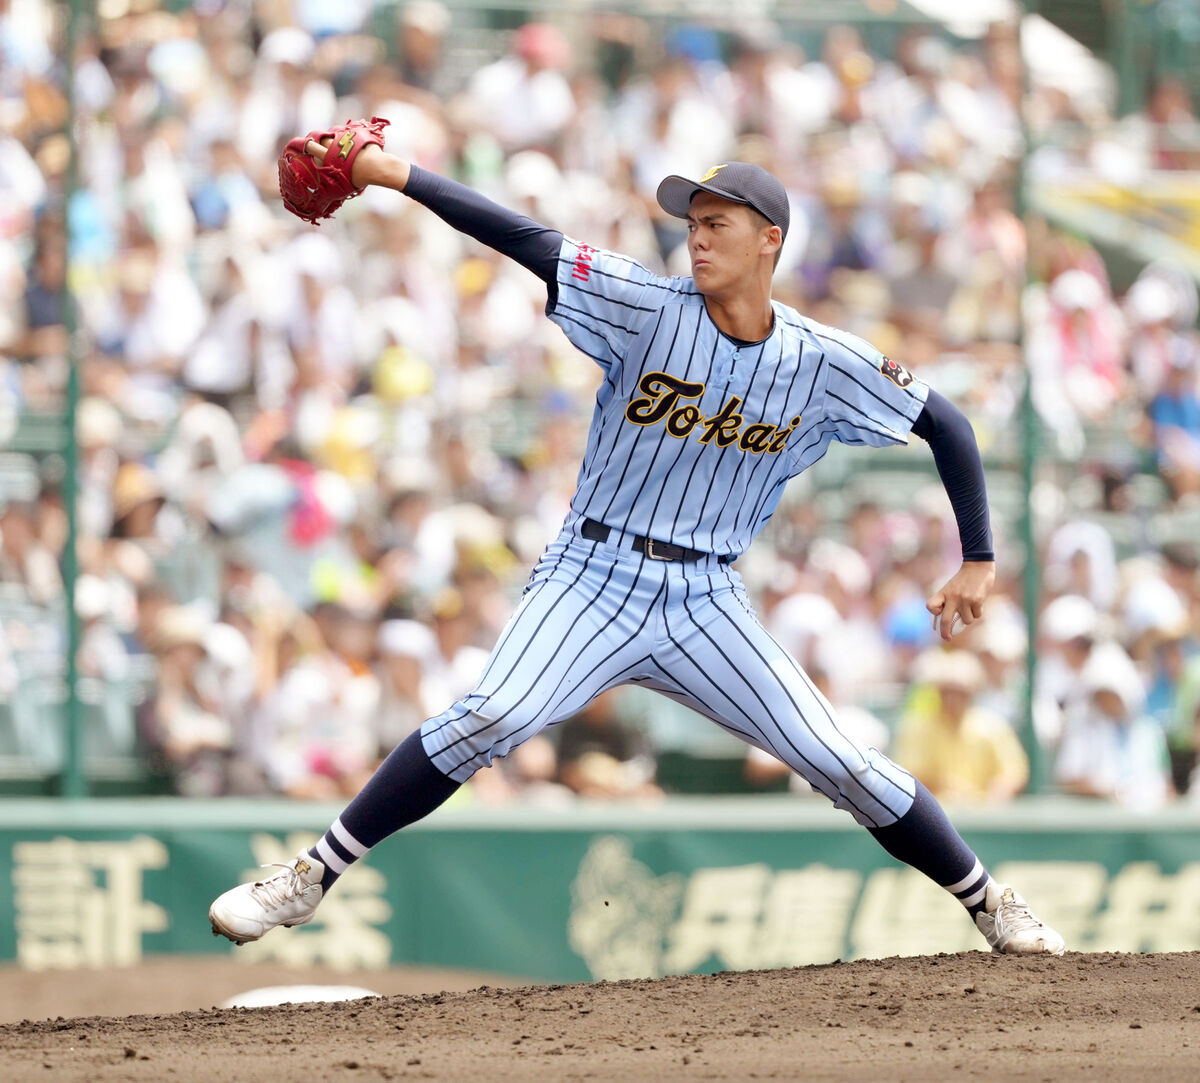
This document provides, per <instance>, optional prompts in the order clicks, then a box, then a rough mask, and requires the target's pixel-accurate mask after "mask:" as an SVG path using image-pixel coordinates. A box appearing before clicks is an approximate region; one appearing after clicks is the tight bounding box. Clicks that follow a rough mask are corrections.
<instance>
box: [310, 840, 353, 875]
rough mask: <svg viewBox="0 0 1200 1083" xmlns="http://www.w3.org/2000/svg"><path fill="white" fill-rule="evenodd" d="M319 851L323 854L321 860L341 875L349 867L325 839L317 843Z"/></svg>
mask: <svg viewBox="0 0 1200 1083" xmlns="http://www.w3.org/2000/svg"><path fill="white" fill-rule="evenodd" d="M317 853H319V854H320V855H321V860H322V861H324V862H325V864H326V865H328V866H329V867H330V868H331V869H333V871H334V872H336V873H337V874H338V876H341V875H342V873H344V872H345V871H346V870H347V869H348V868H350V866H349V865H347V864H346V862H344V861H343V860H342V859H341V858H340V857H338V855H337V854H335V853H334V852H333V847H332V846H330V845H329V843H327V842H326V841H325V840H324V839H322V840H321V841H320V842H318V843H317Z"/></svg>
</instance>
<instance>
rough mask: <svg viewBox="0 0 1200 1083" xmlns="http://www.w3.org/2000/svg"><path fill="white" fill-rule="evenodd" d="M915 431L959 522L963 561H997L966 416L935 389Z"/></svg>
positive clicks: (984, 490) (979, 464)
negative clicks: (930, 455)
mask: <svg viewBox="0 0 1200 1083" xmlns="http://www.w3.org/2000/svg"><path fill="white" fill-rule="evenodd" d="M912 431H913V432H914V433H916V435H917V436H919V437H921V439H922V440H926V441H928V443H929V447H930V450H932V452H933V462H934V465H936V466H937V472H938V476H939V477H940V478H941V479H942V484H943V485H944V486H945V487H946V495H947V496H948V497H949V498H950V505H951V507H953V508H954V518H955V519H956V520H957V521H958V534H959V537H960V538H961V539H962V550H963V556H962V558H963V560H964V561H967V560H979V561H983V560H995V559H996V554H995V553H994V552H993V550H992V523H991V517H990V515H989V513H988V503H987V485H986V483H985V482H984V478H983V460H982V459H981V458H980V456H979V445H978V444H977V443H976V442H975V430H974V429H972V428H971V423H970V422H969V421H968V420H967V418H966V415H964V414H963V412H962V411H961V410H960V409H959V408H958V407H957V406H955V405H954V403H952V402H951V401H950V400H949V399H947V398H946V397H945V396H943V395H939V394H938V393H937V392H936V391H934V390H933V389H932V388H930V390H929V398H928V399H926V400H925V408H924V409H923V410H922V411H921V413H920V415H919V416H918V417H917V420H916V421H915V422H914V423H913V427H912Z"/></svg>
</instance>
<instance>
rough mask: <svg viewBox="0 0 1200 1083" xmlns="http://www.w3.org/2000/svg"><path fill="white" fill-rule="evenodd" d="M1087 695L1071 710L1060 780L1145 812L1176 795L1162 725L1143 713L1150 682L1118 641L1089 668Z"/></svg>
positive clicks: (1069, 788) (1058, 765) (1057, 773)
mask: <svg viewBox="0 0 1200 1083" xmlns="http://www.w3.org/2000/svg"><path fill="white" fill-rule="evenodd" d="M1083 684H1084V688H1085V689H1086V691H1087V698H1086V699H1084V700H1082V701H1080V702H1079V703H1077V704H1075V705H1074V707H1073V708H1072V709H1071V710H1070V711H1069V712H1068V714H1067V717H1066V723H1065V726H1064V729H1063V737H1062V743H1061V745H1060V746H1059V750H1058V756H1057V758H1056V759H1055V763H1054V778H1055V781H1056V782H1057V783H1058V785H1059V786H1060V787H1061V788H1062V789H1063V790H1064V791H1065V792H1067V793H1072V794H1077V795H1080V796H1083V797H1097V798H1104V799H1107V800H1111V801H1116V802H1117V803H1118V804H1121V805H1124V806H1126V807H1128V808H1132V809H1138V810H1141V811H1145V810H1149V809H1155V808H1159V807H1160V806H1162V805H1163V804H1164V803H1166V801H1167V800H1168V798H1169V797H1170V796H1171V793H1172V788H1171V782H1170V773H1169V770H1168V760H1167V744H1166V739H1165V738H1164V736H1163V731H1162V727H1161V726H1159V725H1158V724H1157V723H1155V722H1154V721H1153V720H1152V719H1150V718H1147V717H1146V715H1145V714H1144V713H1143V709H1144V704H1145V686H1144V685H1143V682H1142V678H1141V676H1140V675H1139V674H1138V672H1137V669H1136V667H1135V666H1134V664H1133V661H1132V660H1131V659H1130V658H1129V656H1128V655H1127V654H1126V653H1125V652H1124V651H1123V650H1122V649H1121V648H1120V647H1119V646H1117V645H1116V644H1115V643H1108V644H1103V645H1102V646H1100V647H1097V649H1096V651H1095V652H1094V654H1093V656H1092V657H1091V658H1089V659H1088V662H1087V665H1085V666H1084V669H1083Z"/></svg>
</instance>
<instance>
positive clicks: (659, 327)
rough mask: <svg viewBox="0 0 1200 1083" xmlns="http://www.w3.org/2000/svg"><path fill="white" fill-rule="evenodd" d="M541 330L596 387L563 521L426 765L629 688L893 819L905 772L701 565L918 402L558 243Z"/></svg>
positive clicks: (877, 364) (880, 362)
mask: <svg viewBox="0 0 1200 1083" xmlns="http://www.w3.org/2000/svg"><path fill="white" fill-rule="evenodd" d="M547 314H548V315H549V316H550V318H551V319H553V320H554V321H555V322H556V323H558V325H559V326H560V327H561V328H562V329H563V331H564V332H565V333H566V334H567V337H568V338H569V339H570V340H571V341H572V342H573V343H574V344H575V345H576V346H577V347H578V348H579V349H580V350H581V351H583V352H584V353H586V354H587V355H588V356H589V357H592V358H593V359H595V361H596V362H597V364H599V365H600V367H601V369H602V370H603V373H604V379H603V381H602V383H601V386H600V389H599V391H598V392H597V395H596V404H595V411H594V415H593V421H592V426H591V430H590V433H589V437H588V446H587V452H586V454H585V455H584V459H583V464H582V466H581V468H580V472H579V480H578V485H577V487H576V492H575V496H574V497H573V499H572V502H571V513H570V514H569V515H568V517H567V522H566V524H565V526H564V529H563V533H562V534H561V535H560V537H559V538H558V540H557V541H556V542H555V543H554V544H553V545H551V546H550V547H549V548H548V549H547V550H546V553H545V555H544V556H543V557H542V559H541V561H539V563H538V565H537V567H536V568H534V571H533V574H532V575H531V577H530V580H529V584H528V586H527V587H526V588H525V593H524V595H523V597H522V600H521V604H520V606H519V607H518V609H517V611H516V612H515V613H514V614H513V616H512V618H511V619H510V621H509V623H508V626H507V627H506V628H505V630H504V632H503V633H502V634H501V636H500V639H499V641H498V642H497V644H496V647H495V649H494V650H493V652H492V656H491V658H490V659H489V660H488V664H487V666H486V668H485V669H484V673H483V676H482V677H481V678H480V680H479V683H478V684H477V686H476V687H475V688H474V689H473V690H472V691H471V692H470V693H469V694H468V695H466V696H465V697H464V698H463V699H462V700H460V701H459V702H458V703H456V704H454V705H453V706H452V707H450V708H449V709H448V710H446V711H445V712H443V713H442V714H441V715H439V716H437V717H436V718H431V719H429V720H428V721H427V722H426V723H425V724H424V726H423V727H422V729H421V739H422V743H423V745H424V748H425V751H426V752H427V754H428V755H429V757H430V758H431V759H432V761H433V762H434V764H436V766H437V767H438V768H439V769H440V770H442V771H443V772H444V773H445V774H447V775H449V776H450V777H451V778H453V779H455V780H457V781H460V782H461V781H465V780H466V779H467V778H469V777H470V776H471V775H472V774H473V773H474V772H475V771H476V770H478V769H479V768H480V767H482V766H485V765H487V764H489V763H491V762H492V760H493V759H494V758H495V757H496V756H503V755H504V754H505V753H507V752H508V751H510V750H511V749H512V748H514V747H515V746H516V745H518V744H520V743H521V742H522V741H525V740H527V739H528V738H530V737H532V736H533V735H534V734H536V733H538V732H539V731H541V730H542V729H544V728H545V727H546V726H550V725H553V724H554V723H556V722H560V721H562V720H563V719H564V718H567V717H569V716H570V715H572V714H575V713H577V712H578V711H579V710H581V709H582V708H583V707H584V706H586V705H587V704H588V703H589V702H590V701H591V700H592V699H593V698H594V697H595V696H597V695H598V694H599V693H600V692H602V691H604V690H605V689H606V688H610V687H612V686H613V685H616V684H621V683H626V682H634V683H638V684H644V685H645V686H646V687H649V688H652V689H654V690H655V691H657V692H659V693H660V694H662V695H666V696H669V697H671V698H672V699H674V700H677V701H678V702H681V703H686V704H688V705H689V706H691V707H693V708H695V709H696V710H697V711H699V712H700V713H701V714H703V715H705V716H706V717H708V718H711V719H712V720H714V721H715V722H717V723H718V724H719V725H721V726H723V727H724V728H725V729H727V730H729V731H730V732H731V733H734V734H736V735H737V736H738V737H740V738H742V739H743V740H745V741H748V742H750V743H751V744H754V745H757V746H758V747H759V748H762V749H764V750H766V751H768V752H771V753H773V754H774V755H775V756H777V757H778V758H779V759H781V760H782V761H783V762H785V763H787V764H788V765H789V766H790V767H792V768H793V769H794V770H796V771H798V772H799V773H800V774H801V775H803V776H804V777H805V778H806V779H807V780H808V781H809V782H810V783H811V784H812V785H813V787H814V788H815V789H817V790H819V791H820V792H822V793H824V794H825V795H826V796H827V797H829V798H830V800H832V801H833V802H834V803H835V804H836V805H837V806H838V807H839V808H844V809H847V810H848V811H849V812H850V813H851V814H852V815H853V816H854V817H855V818H856V819H857V820H858V821H859V822H860V823H862V824H865V825H867V826H870V827H882V826H886V825H888V824H891V823H894V822H895V821H896V820H897V819H898V818H899V817H901V816H903V815H904V813H905V812H906V811H907V809H908V808H909V807H910V806H911V804H912V801H913V795H914V793H915V789H914V784H913V780H912V778H911V776H909V775H908V774H907V773H906V772H905V771H903V770H902V769H901V768H899V767H897V766H896V765H895V764H893V763H892V762H891V761H890V760H888V759H887V758H886V757H884V756H882V755H880V753H878V752H877V751H875V750H874V749H863V748H860V747H858V746H857V745H856V744H855V743H854V742H853V741H852V740H851V739H849V738H848V737H847V736H846V735H845V734H844V733H843V732H842V731H841V730H840V729H839V728H838V725H837V721H836V719H835V718H834V715H833V712H832V710H831V708H830V706H829V704H828V703H827V702H826V701H825V700H824V698H823V697H822V696H821V695H820V693H819V692H818V691H817V689H816V688H815V687H814V686H813V684H812V682H811V681H810V680H809V679H808V677H807V675H806V674H805V673H804V671H803V670H802V669H801V668H800V667H799V665H797V664H796V663H795V662H794V661H793V660H792V659H791V658H789V657H788V655H787V653H786V652H785V651H784V650H783V649H782V648H781V647H780V646H779V644H778V643H776V642H775V640H774V639H773V638H772V637H771V636H770V635H769V634H768V632H767V631H766V629H764V628H763V626H762V624H761V623H760V622H759V621H758V619H757V617H756V616H755V615H754V611H753V609H752V608H751V607H750V604H749V602H748V601H747V600H746V597H745V592H744V590H743V589H742V586H741V580H740V579H739V578H738V577H737V573H736V572H733V571H731V570H730V569H729V568H728V567H726V566H723V565H721V564H719V563H718V562H717V560H716V555H729V554H738V553H741V552H742V551H743V550H744V549H745V548H746V547H747V546H748V545H749V544H750V541H751V539H752V538H753V537H754V535H755V534H756V533H757V532H758V530H760V529H761V528H762V526H763V524H764V523H766V521H767V520H768V519H769V518H770V517H771V513H772V512H773V511H774V509H775V507H776V506H777V504H778V502H779V498H780V495H781V494H782V492H783V487H784V485H785V484H786V483H787V481H788V479H789V478H791V477H794V476H795V475H796V474H798V473H799V472H800V471H801V470H803V469H805V468H806V467H807V466H809V465H811V464H812V463H814V462H816V461H817V459H819V458H820V457H821V456H822V455H823V454H824V453H825V451H826V449H827V448H828V446H829V444H830V442H831V441H833V440H838V441H840V442H842V443H846V444H867V445H873V446H882V445H885V444H891V443H903V442H904V441H905V440H906V438H907V434H908V432H909V429H910V428H911V425H912V422H913V421H914V420H915V418H916V416H917V414H919V413H920V410H921V407H922V404H923V403H924V400H925V396H926V394H927V390H926V388H925V386H924V385H923V384H921V383H920V382H919V381H915V380H912V379H911V378H910V377H908V374H907V373H904V372H903V370H902V369H898V368H897V367H896V366H889V364H888V363H887V362H886V359H884V358H883V357H882V355H880V354H879V353H878V351H875V350H873V349H872V348H871V347H870V346H869V345H867V344H866V343H865V342H863V341H862V340H860V339H856V338H854V337H853V336H851V335H846V334H844V333H843V332H840V331H836V330H833V329H832V328H827V327H824V326H822V325H820V324H817V323H814V322H812V321H809V320H806V319H805V318H804V317H803V316H801V315H800V314H799V313H797V312H795V311H793V310H792V309H789V308H787V307H786V306H783V305H779V304H775V305H774V314H775V320H774V327H773V329H772V331H771V334H770V335H769V336H768V337H767V338H766V339H765V340H763V341H762V342H759V343H752V344H745V343H738V342H735V341H733V340H732V339H730V338H728V337H727V336H725V335H723V334H722V333H721V332H720V331H719V330H718V329H717V327H716V325H715V324H714V323H713V321H712V319H711V318H710V317H709V315H708V312H707V310H706V309H705V307H704V299H703V298H702V297H701V296H700V295H699V293H698V292H697V291H696V288H695V284H694V283H693V282H692V281H691V279H687V278H661V277H659V276H656V275H654V274H652V273H651V272H649V271H648V270H646V268H644V267H642V266H640V265H639V264H637V263H635V262H634V261H632V260H630V259H627V258H626V257H624V256H619V255H615V254H613V253H609V252H603V251H600V250H598V249H594V248H591V247H589V246H587V245H583V244H578V243H576V242H574V241H571V240H564V242H563V247H562V252H561V256H560V260H559V265H558V292H557V297H556V300H555V302H554V303H553V305H551V306H549V307H548V309H547ZM887 373H890V374H891V375H890V376H889V375H888V374H887ZM901 381H903V382H904V385H905V386H901ZM585 517H586V518H590V519H594V520H597V521H599V522H601V523H604V524H607V525H608V526H610V527H613V528H616V529H617V530H620V531H624V532H626V533H628V534H634V535H646V536H648V537H651V538H655V539H658V540H660V541H669V542H674V543H676V544H680V545H684V546H686V547H687V548H689V549H696V550H700V551H702V552H705V553H709V554H713V555H712V556H708V557H705V558H704V559H703V560H701V561H698V562H695V563H692V564H689V565H682V564H678V563H674V564H669V563H664V562H661V561H653V560H648V559H647V558H646V557H644V556H642V555H640V554H639V553H635V552H634V551H633V550H632V549H628V548H626V549H621V548H619V547H618V546H617V545H616V544H615V543H613V544H610V543H608V542H605V543H598V542H595V541H587V540H585V539H583V538H582V536H581V535H580V533H579V526H580V523H581V522H582V520H583V519H584V518H585ZM613 536H614V537H616V534H614V535H613ZM535 643H536V647H535Z"/></svg>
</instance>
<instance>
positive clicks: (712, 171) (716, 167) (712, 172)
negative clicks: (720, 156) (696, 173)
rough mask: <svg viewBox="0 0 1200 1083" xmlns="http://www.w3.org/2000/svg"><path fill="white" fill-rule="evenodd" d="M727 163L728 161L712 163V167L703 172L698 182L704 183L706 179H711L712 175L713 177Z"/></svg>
mask: <svg viewBox="0 0 1200 1083" xmlns="http://www.w3.org/2000/svg"><path fill="white" fill-rule="evenodd" d="M728 164H729V163H728V162H722V163H721V164H720V165H714V166H713V167H712V169H710V170H709V171H708V172H707V173H705V174H704V176H703V177H701V178H700V183H701V184H706V183H707V182H708V181H710V180H712V179H713V177H715V176H716V175H717V174H718V173H720V172H721V170H722V169H724V168H725V167H726V166H727V165H728Z"/></svg>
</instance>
